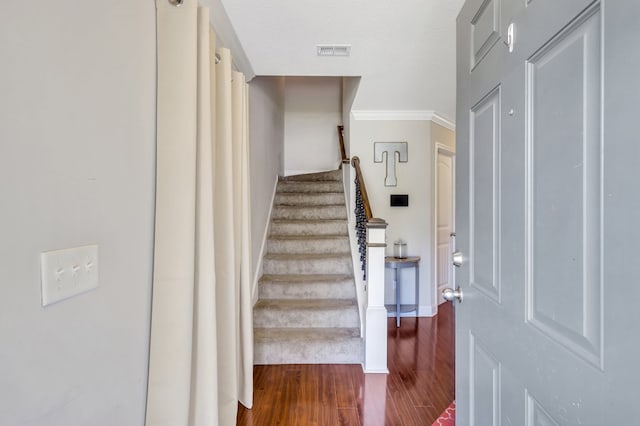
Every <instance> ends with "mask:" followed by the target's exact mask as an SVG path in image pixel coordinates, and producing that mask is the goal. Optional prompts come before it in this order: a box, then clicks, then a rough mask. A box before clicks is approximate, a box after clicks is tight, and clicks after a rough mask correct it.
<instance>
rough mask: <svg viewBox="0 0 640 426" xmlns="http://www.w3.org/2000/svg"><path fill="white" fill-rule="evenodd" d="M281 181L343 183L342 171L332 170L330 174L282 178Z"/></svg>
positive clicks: (319, 173) (320, 173)
mask: <svg viewBox="0 0 640 426" xmlns="http://www.w3.org/2000/svg"><path fill="white" fill-rule="evenodd" d="M280 180H281V181H331V180H339V181H342V170H340V169H338V170H331V171H328V172H318V173H305V174H302V175H292V176H285V177H281V178H280Z"/></svg>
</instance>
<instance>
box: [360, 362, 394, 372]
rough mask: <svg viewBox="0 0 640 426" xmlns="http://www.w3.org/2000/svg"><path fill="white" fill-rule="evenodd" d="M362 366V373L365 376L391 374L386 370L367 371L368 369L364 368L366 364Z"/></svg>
mask: <svg viewBox="0 0 640 426" xmlns="http://www.w3.org/2000/svg"><path fill="white" fill-rule="evenodd" d="M361 365H362V371H363V372H364V373H365V374H389V370H388V369H386V368H385V369H384V370H367V369H366V368H364V364H361Z"/></svg>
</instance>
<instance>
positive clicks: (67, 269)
mask: <svg viewBox="0 0 640 426" xmlns="http://www.w3.org/2000/svg"><path fill="white" fill-rule="evenodd" d="M40 275H41V282H42V306H47V305H50V304H52V303H55V302H58V301H60V300H63V299H67V298H69V297H72V296H75V295H76V294H80V293H84V292H85V291H88V290H91V289H94V288H96V287H98V246H97V245H92V246H83V247H75V248H70V249H64V250H55V251H47V252H44V253H41V254H40Z"/></svg>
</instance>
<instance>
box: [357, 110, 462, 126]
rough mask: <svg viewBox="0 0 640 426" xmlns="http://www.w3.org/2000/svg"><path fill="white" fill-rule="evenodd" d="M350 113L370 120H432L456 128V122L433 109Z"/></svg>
mask: <svg viewBox="0 0 640 426" xmlns="http://www.w3.org/2000/svg"><path fill="white" fill-rule="evenodd" d="M351 114H352V115H353V118H354V119H355V120H372V121H385V120H387V121H389V120H393V121H403V120H407V121H433V122H434V123H436V124H439V125H440V126H442V127H446V128H447V129H450V130H454V131H455V130H456V123H455V122H454V121H452V120H449V119H448V118H446V117H444V116H443V115H440V114H438V113H437V112H435V111H420V110H411V111H400V110H394V111H381V110H352V111H351Z"/></svg>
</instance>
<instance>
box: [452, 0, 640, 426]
mask: <svg viewBox="0 0 640 426" xmlns="http://www.w3.org/2000/svg"><path fill="white" fill-rule="evenodd" d="M510 26H511V27H512V28H513V31H512V33H513V37H510V36H509V33H510V32H511V31H510V30H509V28H510ZM457 43H458V48H457V50H458V53H457V60H458V65H457V66H458V78H457V79H458V99H457V107H458V114H457V167H456V170H457V177H456V182H457V189H456V230H455V231H456V234H457V236H456V250H458V251H460V252H461V253H462V256H463V260H462V265H461V266H460V268H459V269H457V270H456V285H457V286H459V287H460V289H461V291H462V292H463V295H464V299H463V302H462V303H458V302H456V399H457V414H456V417H457V422H458V423H457V424H458V425H473V426H494V425H515V426H521V425H526V426H529V425H545V426H546V425H594V426H595V425H598V426H601V425H640V391H639V389H640V367H639V364H640V343H639V342H640V331H639V329H638V328H639V326H640V307H639V305H640V258H637V257H636V256H639V257H640V226H639V223H640V108H639V106H638V105H639V103H638V102H639V101H640V84H639V83H638V80H639V78H638V75H639V74H638V70H640V1H638V0H601V1H595V2H593V1H587V0H468V1H467V2H466V4H465V5H464V7H463V9H462V11H461V12H460V15H459V17H458V22H457Z"/></svg>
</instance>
